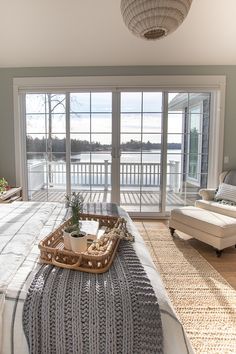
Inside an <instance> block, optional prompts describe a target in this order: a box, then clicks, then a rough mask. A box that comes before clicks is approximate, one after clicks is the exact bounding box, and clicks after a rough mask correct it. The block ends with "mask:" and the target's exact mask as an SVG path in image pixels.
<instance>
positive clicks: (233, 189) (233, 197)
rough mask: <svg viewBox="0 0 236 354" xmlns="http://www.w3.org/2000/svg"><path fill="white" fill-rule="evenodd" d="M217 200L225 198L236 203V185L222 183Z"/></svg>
mask: <svg viewBox="0 0 236 354" xmlns="http://www.w3.org/2000/svg"><path fill="white" fill-rule="evenodd" d="M215 200H216V201H219V200H225V201H227V200H228V201H230V202H234V203H236V186H233V185H231V184H226V183H221V184H220V185H219V188H218V190H217V193H216V195H215Z"/></svg>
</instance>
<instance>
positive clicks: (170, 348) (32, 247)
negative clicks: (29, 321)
mask: <svg viewBox="0 0 236 354" xmlns="http://www.w3.org/2000/svg"><path fill="white" fill-rule="evenodd" d="M122 213H124V215H125V216H126V217H128V216H127V214H126V213H125V212H124V211H122ZM65 214H66V210H65V208H64V206H63V205H61V204H57V203H33V202H15V203H13V204H2V205H0V220H1V221H0V350H1V353H2V354H10V353H11V354H14V353H15V354H27V353H28V348H27V343H26V339H25V336H24V333H23V329H22V310H23V304H24V300H25V298H26V294H27V289H28V287H29V285H30V283H31V281H32V279H33V277H34V274H35V273H36V272H37V270H38V255H39V249H38V242H39V240H40V239H41V238H43V237H45V236H46V235H47V234H48V233H49V232H51V231H52V230H53V229H54V228H55V227H57V226H58V225H59V224H60V223H61V222H62V221H63V218H64V217H65ZM128 226H129V227H130V231H131V232H132V233H133V234H134V236H135V243H134V247H135V250H136V252H137V254H138V256H139V258H140V260H141V263H142V264H143V266H144V268H145V270H146V273H147V275H148V276H149V278H150V280H151V283H152V285H153V288H154V291H155V293H156V295H157V298H158V302H159V305H160V310H161V318H162V325H163V332H164V353H165V354H185V353H193V349H192V348H191V345H190V344H189V341H188V339H187V337H186V334H185V332H184V330H183V328H182V325H181V324H180V323H179V321H178V319H177V317H176V314H175V312H174V310H173V308H172V306H171V303H170V301H169V299H168V296H167V293H166V291H165V289H164V286H163V284H162V281H161V279H160V276H159V274H158V273H157V271H156V269H155V266H154V264H153V262H152V260H151V257H150V254H149V252H148V250H147V248H146V246H145V243H144V241H143V239H142V238H141V236H140V235H139V233H138V232H137V230H136V228H135V227H134V224H133V223H132V221H131V220H130V219H129V224H128ZM1 335H2V336H1ZM1 337H2V338H1Z"/></svg>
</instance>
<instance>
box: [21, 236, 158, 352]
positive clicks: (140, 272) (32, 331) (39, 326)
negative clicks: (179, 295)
mask: <svg viewBox="0 0 236 354" xmlns="http://www.w3.org/2000/svg"><path fill="white" fill-rule="evenodd" d="M23 328H24V332H25V335H26V338H27V341H28V345H29V351H30V353H34V354H40V353H42V354H49V353H50V354H52V353H55V354H70V353H71V354H77V353H80V354H87V353H88V354H112V353H114V354H115V353H116V354H118V353H127V354H132V353H134V354H138V353H140V354H149V353H150V354H151V353H163V349H162V343H163V335H162V325H161V317H160V311H159V306H158V302H157V299H156V296H155V294H154V291H153V288H152V286H151V283H150V281H149V279H148V277H147V275H146V273H145V271H144V269H143V267H142V265H141V263H140V261H139V258H138V257H137V255H136V253H135V251H134V249H133V246H132V244H131V243H129V242H127V241H121V242H120V245H119V249H118V252H117V256H116V257H115V259H114V262H113V265H112V266H111V268H110V269H109V271H108V272H106V273H104V274H89V273H83V272H79V271H73V270H67V269H61V268H56V267H53V266H50V265H42V266H41V267H40V270H39V271H38V273H37V274H36V276H35V278H34V280H33V281H32V284H31V286H30V288H29V291H28V295H27V298H26V301H25V304H24V310H23Z"/></svg>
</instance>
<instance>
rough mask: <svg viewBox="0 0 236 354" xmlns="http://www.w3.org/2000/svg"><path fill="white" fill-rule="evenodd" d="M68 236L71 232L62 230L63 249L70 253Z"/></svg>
mask: <svg viewBox="0 0 236 354" xmlns="http://www.w3.org/2000/svg"><path fill="white" fill-rule="evenodd" d="M70 234H71V232H66V231H65V230H63V238H64V247H65V248H66V249H67V250H68V251H71V244H70Z"/></svg>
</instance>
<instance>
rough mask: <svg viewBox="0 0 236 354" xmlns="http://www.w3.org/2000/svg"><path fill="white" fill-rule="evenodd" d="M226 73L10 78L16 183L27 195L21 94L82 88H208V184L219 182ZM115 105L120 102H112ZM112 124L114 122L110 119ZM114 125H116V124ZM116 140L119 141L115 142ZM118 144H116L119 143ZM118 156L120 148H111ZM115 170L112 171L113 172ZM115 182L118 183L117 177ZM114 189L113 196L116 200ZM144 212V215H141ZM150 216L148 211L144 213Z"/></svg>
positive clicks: (206, 90)
mask: <svg viewBox="0 0 236 354" xmlns="http://www.w3.org/2000/svg"><path fill="white" fill-rule="evenodd" d="M225 87H226V77H225V76H188V75H185V76H155V75H153V76H148V75H147V76H96V77H93V76H81V77H28V78H14V79H13V95H14V133H15V170H16V184H17V185H21V186H23V198H24V199H27V198H26V197H27V191H26V189H25V187H26V180H27V178H26V175H25V174H26V172H25V168H24V166H25V164H26V161H25V127H24V119H22V118H23V117H24V115H23V114H24V107H22V102H23V101H22V95H23V96H24V94H25V93H27V92H31V93H33V92H34V93H36V92H37V93H40V92H54V93H55V92H57V93H59V92H63V93H65V92H75V91H78V90H79V91H81V90H83V91H84V90H88V91H92V90H97V91H99V90H101V91H102V90H106V91H107V90H111V91H113V92H115V91H117V90H118V91H121V90H126V91H127V90H128V89H130V90H135V91H136V90H144V89H149V90H159V91H160V90H161V91H171V92H186V91H189V92H199V91H201V92H211V93H212V102H211V118H212V119H211V124H210V133H209V167H208V187H211V188H214V187H216V186H217V184H218V176H219V173H220V172H222V166H223V139H224V113H225ZM113 104H114V109H116V107H117V105H118V104H119V103H118V101H117V99H116V102H113ZM113 124H115V122H113ZM116 128H118V127H117V126H116ZM116 144H118V142H116ZM117 146H118V145H117ZM118 147H119V146H118ZM113 155H114V156H113V158H117V156H118V155H119V151H113ZM114 174H115V175H116V176H117V175H118V176H119V174H118V171H117V168H116V171H113V175H114ZM116 183H118V182H117V181H116ZM117 194H118V193H117V191H116V192H114V195H113V198H114V200H117V198H118V195H117ZM144 216H145V215H144ZM146 216H147V217H148V216H150V215H149V214H147V215H146Z"/></svg>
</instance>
